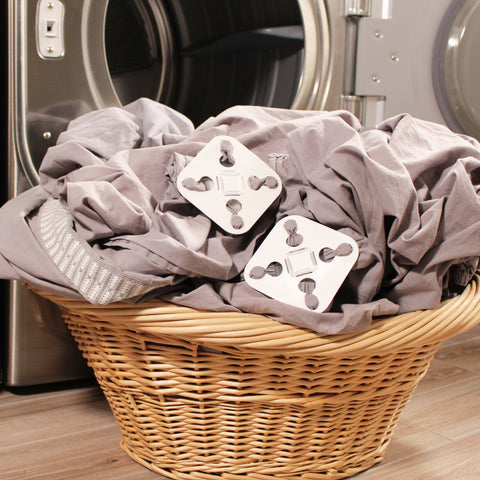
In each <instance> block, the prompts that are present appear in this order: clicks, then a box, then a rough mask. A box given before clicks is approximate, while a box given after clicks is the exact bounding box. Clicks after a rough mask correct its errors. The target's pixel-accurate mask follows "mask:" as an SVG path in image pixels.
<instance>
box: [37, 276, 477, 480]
mask: <svg viewBox="0 0 480 480" xmlns="http://www.w3.org/2000/svg"><path fill="white" fill-rule="evenodd" d="M478 287H479V278H478V277H475V278H474V280H473V281H472V282H471V284H470V285H469V286H468V287H467V288H466V289H465V291H464V292H463V293H462V294H461V295H459V296H458V297H456V298H454V299H451V300H448V301H446V302H444V303H443V304H442V305H440V306H439V307H438V308H436V309H434V310H429V311H418V312H412V313H408V314H404V315H400V316H396V317H392V318H387V319H383V320H381V321H377V322H376V323H374V324H373V325H372V326H371V327H370V328H369V329H368V330H367V331H365V332H363V333H360V334H356V335H353V334H350V335H342V336H320V335H318V334H316V333H314V332H311V331H308V330H306V329H302V328H297V327H294V326H290V325H286V324H282V323H279V322H276V321H274V320H272V319H270V318H268V317H264V316H261V315H250V314H237V313H225V312H222V313H218V312H208V311H198V310H194V309H191V308H185V307H180V306H175V305H172V304H167V303H163V302H160V301H148V302H146V303H143V304H140V305H127V304H113V305H109V306H93V305H91V304H88V303H86V302H82V301H76V300H68V299H65V298H60V297H57V296H54V295H47V294H44V296H47V297H48V298H50V299H51V300H53V301H54V302H55V303H57V304H59V305H60V306H62V307H63V309H64V312H65V313H64V315H65V320H66V322H67V324H68V326H69V328H70V329H71V331H72V333H73V335H74V337H75V339H76V341H77V342H78V345H79V347H80V349H81V350H82V352H83V354H84V356H85V357H86V358H87V360H88V363H89V364H90V366H91V367H92V368H93V370H94V372H95V375H96V378H97V380H98V382H99V384H100V386H101V387H102V389H103V391H104V393H105V396H106V398H107V399H108V402H109V404H110V406H111V409H112V411H113V413H114V415H115V418H116V420H117V422H118V425H119V427H120V430H121V433H122V440H121V445H122V448H123V449H124V450H125V451H126V452H127V454H128V455H130V456H131V457H132V458H133V459H134V460H136V461H137V462H139V463H140V464H142V465H144V466H145V467H147V468H149V469H150V470H152V471H154V472H157V473H159V474H162V475H165V476H166V477H170V478H175V479H182V480H183V479H192V480H193V479H195V480H199V479H202V480H218V479H228V480H235V479H238V480H240V479H252V480H266V479H271V480H273V479H292V480H293V479H304V480H315V479H336V478H343V477H348V476H351V475H353V474H355V473H358V472H360V471H362V470H365V469H367V468H368V467H370V466H372V465H373V464H375V463H377V462H379V461H381V460H382V458H383V455H384V452H385V449H386V447H387V445H388V443H389V441H390V439H391V436H392V434H393V431H394V428H395V425H396V423H397V421H398V417H399V415H400V413H401V411H402V409H403V407H404V406H405V404H406V403H407V402H408V401H409V399H410V396H411V394H412V392H413V391H414V389H415V387H416V385H417V384H418V382H419V381H420V379H421V378H422V377H423V375H424V374H425V372H426V370H427V368H428V365H429V363H430V361H431V360H432V357H433V356H434V354H435V352H436V350H437V348H438V347H439V345H440V343H441V342H442V341H443V340H445V339H446V338H448V337H451V336H453V335H456V334H458V333H460V332H463V331H465V330H467V329H469V328H471V327H473V326H474V325H475V324H477V323H478V322H479V321H480V295H479V289H478Z"/></svg>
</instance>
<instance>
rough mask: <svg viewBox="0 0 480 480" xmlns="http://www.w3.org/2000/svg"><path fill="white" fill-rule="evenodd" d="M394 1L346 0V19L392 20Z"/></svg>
mask: <svg viewBox="0 0 480 480" xmlns="http://www.w3.org/2000/svg"><path fill="white" fill-rule="evenodd" d="M392 3H393V0H345V16H346V17H371V18H384V19H387V18H391V17H392Z"/></svg>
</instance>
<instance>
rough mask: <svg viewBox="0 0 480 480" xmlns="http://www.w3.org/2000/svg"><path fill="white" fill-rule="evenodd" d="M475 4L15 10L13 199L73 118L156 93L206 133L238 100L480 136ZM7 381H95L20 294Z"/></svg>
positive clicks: (186, 3) (343, 1)
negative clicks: (405, 117) (399, 116)
mask: <svg viewBox="0 0 480 480" xmlns="http://www.w3.org/2000/svg"><path fill="white" fill-rule="evenodd" d="M479 4H480V2H478V1H477V0H435V2H432V1H430V0H110V1H109V0H8V27H9V28H8V30H9V34H8V57H9V62H8V78H9V87H8V189H9V195H10V196H13V195H17V194H19V193H21V192H22V191H24V190H25V189H27V188H30V187H31V186H32V185H35V184H36V183H38V167H39V165H40V162H41V160H42V158H43V155H44V153H45V152H46V150H47V148H48V147H49V146H52V145H54V144H55V141H56V138H57V137H58V134H59V133H60V132H61V131H62V130H63V129H65V128H66V126H67V124H68V122H69V121H70V120H71V119H73V118H75V117H76V116H78V115H80V114H82V113H84V112H87V111H90V110H92V109H97V108H101V107H104V106H111V105H122V104H125V103H128V102H129V101H131V100H134V99H135V98H137V97H141V96H144V97H150V98H153V99H156V100H158V101H160V102H163V103H166V104H168V105H170V106H172V107H174V108H176V109H177V110H179V111H181V112H183V113H185V114H186V115H187V116H189V117H190V118H191V119H192V120H193V121H194V122H195V123H197V124H198V123H200V122H201V121H202V120H204V119H206V118H207V117H209V116H211V115H215V114H217V113H219V112H220V111H222V110H223V109H225V108H227V107H228V106H231V105H235V104H258V105H269V106H276V107H284V108H299V109H329V110H331V109H338V108H346V109H349V110H351V111H352V112H354V113H355V114H356V115H358V117H359V118H360V119H361V120H362V122H363V123H364V125H365V126H367V127H368V126H375V125H376V124H378V123H379V122H380V121H381V120H382V119H384V118H385V117H388V116H391V115H393V114H395V113H400V112H404V111H406V112H409V113H411V114H412V115H414V116H419V117H422V118H425V119H427V120H432V121H437V122H443V123H446V124H448V125H449V126H450V127H451V128H453V129H455V130H457V131H462V132H465V133H468V134H471V135H476V136H480V108H479V106H480V101H479V98H480V94H479V93H478V89H477V88H476V83H475V82H476V79H477V78H478V72H477V70H478V69H479V68H480V67H479V66H478V65H479V62H478V60H477V57H476V48H475V47H477V46H479V45H480V40H479V36H478V33H477V32H478V31H480V30H479V28H478V26H479V25H478V24H479V23H480V7H479ZM8 304H9V314H8V319H7V320H6V322H4V323H6V324H7V328H6V331H7V333H6V334H4V335H3V336H2V344H1V348H2V349H4V350H5V351H6V363H5V364H4V367H3V369H4V377H5V380H4V382H5V383H6V384H7V385H9V386H25V385H32V384H42V383H50V382H57V381H62V380H68V379H77V378H81V377H84V376H85V375H88V370H87V369H86V367H85V364H84V362H83V361H82V359H81V358H80V356H79V354H78V353H77V350H76V347H75V346H74V345H73V342H72V340H71V338H70V336H69V335H68V333H67V332H66V330H65V327H64V326H63V323H62V322H61V320H60V319H59V315H58V311H57V310H56V308H55V307H54V306H53V305H51V304H50V303H48V302H46V301H45V300H43V299H40V298H39V297H37V296H36V295H34V294H32V293H31V292H29V291H28V290H26V289H25V288H23V287H22V286H21V285H18V284H17V283H15V282H13V283H12V284H11V285H10V288H9V302H8Z"/></svg>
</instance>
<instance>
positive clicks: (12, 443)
mask: <svg viewBox="0 0 480 480" xmlns="http://www.w3.org/2000/svg"><path fill="white" fill-rule="evenodd" d="M119 441H120V433H119V431H118V428H117V426H116V424H115V421H114V419H113V416H112V414H111V412H110V410H109V408H108V405H107V403H106V401H105V400H104V398H103V396H102V393H101V392H100V390H99V389H98V387H96V386H95V385H93V384H85V385H76V386H74V387H72V386H70V388H68V389H63V390H56V391H49V392H47V391H43V392H34V393H32V392H31V391H30V392H25V391H21V392H18V391H17V392H15V393H12V392H10V391H8V390H3V391H0V478H1V479H2V480H47V479H48V480H67V479H68V480H154V479H156V480H160V479H163V478H165V477H162V476H161V475H157V474H155V473H153V472H151V471H149V470H147V469H145V468H144V467H142V466H140V465H138V464H137V463H135V462H134V461H133V460H131V459H130V458H129V457H128V456H127V455H126V454H124V453H123V451H122V450H121V449H120V446H119ZM479 445H480V326H478V327H476V328H475V329H473V330H470V331H469V332H467V333H464V334H462V335H459V336H457V337H455V338H453V339H450V340H448V341H447V342H445V343H444V344H443V346H442V347H441V348H440V350H439V351H438V352H437V355H436V357H435V359H434V361H433V362H432V365H431V367H430V370H429V372H428V373H427V375H426V376H425V378H424V379H423V380H422V381H421V383H420V385H419V386H418V388H417V390H416V392H415V394H414V396H413V398H412V400H411V401H410V403H409V404H408V405H407V407H406V409H405V410H404V412H403V413H402V416H401V417H400V422H399V424H398V427H397V429H396V431H395V434H394V437H393V440H392V442H391V444H390V445H389V447H388V449H387V453H386V456H385V459H384V461H383V462H382V463H381V464H379V465H378V466H376V467H373V468H371V469H370V470H368V471H366V472H364V473H361V474H358V475H356V476H355V477H354V478H355V479H358V480H386V479H388V480H404V479H405V478H410V479H425V480H453V479H454V480H474V479H475V480H478V479H479V478H480V449H479V447H478V446H479Z"/></svg>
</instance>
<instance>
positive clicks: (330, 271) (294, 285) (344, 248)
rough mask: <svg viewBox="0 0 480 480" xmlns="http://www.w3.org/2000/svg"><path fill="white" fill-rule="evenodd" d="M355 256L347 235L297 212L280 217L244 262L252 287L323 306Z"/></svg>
mask: <svg viewBox="0 0 480 480" xmlns="http://www.w3.org/2000/svg"><path fill="white" fill-rule="evenodd" d="M357 258H358V245H357V243H356V242H355V240H353V239H352V238H350V237H349V236H348V235H345V234H343V233H340V232H337V231H335V230H333V229H331V228H329V227H326V226H325V225H321V224H320V223H317V222H314V221H312V220H309V219H307V218H304V217H300V216H298V215H291V216H288V217H285V218H283V219H282V220H280V221H279V222H278V223H277V224H276V225H275V226H274V227H273V229H272V231H271V232H270V233H269V234H268V236H267V237H266V238H265V240H264V241H263V242H262V244H261V245H260V247H259V248H258V249H257V251H256V252H255V254H254V255H253V257H252V258H251V259H250V261H249V262H248V263H247V266H246V267H245V272H244V275H245V280H246V282H247V283H248V285H250V286H251V287H253V288H254V289H256V290H258V291H260V292H262V293H264V294H265V295H268V296H269V297H272V298H274V299H276V300H280V301H281V302H284V303H288V304H290V305H294V306H296V307H301V308H304V309H306V310H313V311H316V312H323V311H324V310H325V309H326V308H328V306H329V305H330V303H331V302H332V300H333V297H334V296H335V294H336V293H337V291H338V289H339V288H340V286H341V285H342V283H343V282H344V280H345V278H346V277H347V275H348V273H349V272H350V270H351V269H352V267H353V266H354V265H355V262H356V261H357Z"/></svg>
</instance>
